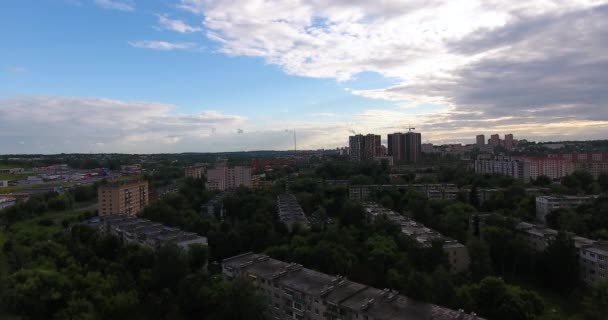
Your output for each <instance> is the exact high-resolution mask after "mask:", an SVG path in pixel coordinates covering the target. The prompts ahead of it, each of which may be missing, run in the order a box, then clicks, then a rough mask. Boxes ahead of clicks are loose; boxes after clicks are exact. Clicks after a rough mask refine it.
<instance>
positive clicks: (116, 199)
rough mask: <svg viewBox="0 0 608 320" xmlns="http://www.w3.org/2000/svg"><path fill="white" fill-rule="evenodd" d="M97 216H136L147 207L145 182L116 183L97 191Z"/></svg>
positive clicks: (101, 187) (146, 186)
mask: <svg viewBox="0 0 608 320" xmlns="http://www.w3.org/2000/svg"><path fill="white" fill-rule="evenodd" d="M97 201H98V209H97V210H98V212H99V216H102V217H103V216H110V215H121V214H126V215H136V214H138V213H140V212H141V210H143V208H144V207H145V206H146V205H148V201H149V199H148V182H147V181H143V180H142V181H140V180H135V181H118V182H110V183H108V184H107V185H103V186H99V188H98V189H97Z"/></svg>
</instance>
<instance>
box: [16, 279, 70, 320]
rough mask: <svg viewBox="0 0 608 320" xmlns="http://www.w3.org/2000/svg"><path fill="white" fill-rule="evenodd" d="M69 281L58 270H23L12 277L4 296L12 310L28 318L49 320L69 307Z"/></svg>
mask: <svg viewBox="0 0 608 320" xmlns="http://www.w3.org/2000/svg"><path fill="white" fill-rule="evenodd" d="M70 287H71V286H70V282H69V280H68V278H66V277H65V276H64V275H62V274H61V273H59V272H57V271H54V270H53V271H50V270H41V269H35V270H31V269H23V270H20V271H17V272H16V273H15V274H13V275H12V276H10V277H9V279H8V284H7V290H6V292H5V293H4V299H5V302H6V305H7V306H8V308H9V310H10V311H13V312H16V313H18V314H19V315H21V316H23V317H27V318H29V319H47V318H48V317H49V316H50V315H54V314H55V313H56V312H57V311H59V310H60V309H63V308H64V307H65V306H66V305H67V300H68V295H69V293H70V291H71V290H70Z"/></svg>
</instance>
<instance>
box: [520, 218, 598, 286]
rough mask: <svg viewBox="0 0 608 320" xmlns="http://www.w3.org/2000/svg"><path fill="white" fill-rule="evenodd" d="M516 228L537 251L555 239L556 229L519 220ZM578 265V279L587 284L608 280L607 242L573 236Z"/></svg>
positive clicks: (543, 248)
mask: <svg viewBox="0 0 608 320" xmlns="http://www.w3.org/2000/svg"><path fill="white" fill-rule="evenodd" d="M517 229H519V230H520V231H521V232H523V233H524V234H525V235H526V236H527V239H528V244H529V245H530V247H531V248H532V249H533V250H535V251H538V252H541V251H543V250H545V249H546V248H547V247H548V246H549V245H550V244H551V242H552V241H554V240H555V237H556V236H557V233H558V231H557V230H554V229H550V228H546V227H544V226H540V225H535V224H532V223H527V222H521V223H519V224H518V225H517ZM572 240H573V241H574V247H575V248H576V249H577V253H578V256H579V266H580V279H581V280H582V281H583V282H585V283H586V284H588V285H594V284H597V283H599V282H602V281H605V280H608V278H607V276H608V242H605V241H596V240H592V239H588V238H583V237H579V236H576V235H575V236H573V237H572Z"/></svg>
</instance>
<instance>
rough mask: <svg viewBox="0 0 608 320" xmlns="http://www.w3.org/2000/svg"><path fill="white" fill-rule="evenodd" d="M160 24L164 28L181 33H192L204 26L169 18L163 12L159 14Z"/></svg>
mask: <svg viewBox="0 0 608 320" xmlns="http://www.w3.org/2000/svg"><path fill="white" fill-rule="evenodd" d="M158 24H159V26H160V28H162V29H165V30H172V31H176V32H179V33H192V32H198V31H201V30H202V28H200V27H193V26H190V25H188V24H187V23H185V22H184V21H182V20H179V19H176V20H173V19H169V18H167V15H163V14H160V15H158Z"/></svg>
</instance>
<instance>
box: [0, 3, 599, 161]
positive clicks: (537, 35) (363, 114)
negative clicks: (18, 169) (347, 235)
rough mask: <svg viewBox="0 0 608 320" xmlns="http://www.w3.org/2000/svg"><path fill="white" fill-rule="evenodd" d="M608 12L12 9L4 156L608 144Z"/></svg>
mask: <svg viewBox="0 0 608 320" xmlns="http://www.w3.org/2000/svg"><path fill="white" fill-rule="evenodd" d="M606 52H608V1H596V0H529V1H512V0H478V1H473V0H462V1H449V0H445V1H444V0H408V1H405V0H400V1H397V0H377V1H366V0H309V1H301V0H285V1H283V0H277V1H263V0H215V1H212V0H3V1H2V3H1V4H0V154H9V153H62V152H65V153H71V152H95V153H98V152H121V153H161V152H163V153H170V152H222V151H243V150H285V149H292V148H293V131H294V130H295V132H296V134H297V140H298V149H317V148H326V149H328V148H336V147H341V146H346V144H347V141H348V136H349V135H352V134H353V133H362V134H367V133H375V134H382V135H383V140H385V139H386V134H387V133H391V132H399V131H407V130H408V129H407V128H410V127H415V128H416V131H418V132H421V133H422V140H423V142H428V143H434V144H442V143H473V142H474V140H475V135H477V134H486V135H487V136H489V135H490V134H492V133H499V134H501V135H503V134H506V133H513V134H514V135H515V137H516V138H520V139H529V140H535V141H560V140H587V139H606V138H608V54H606Z"/></svg>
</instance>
